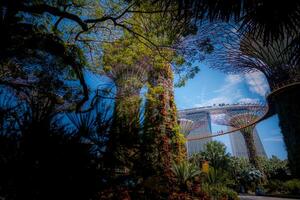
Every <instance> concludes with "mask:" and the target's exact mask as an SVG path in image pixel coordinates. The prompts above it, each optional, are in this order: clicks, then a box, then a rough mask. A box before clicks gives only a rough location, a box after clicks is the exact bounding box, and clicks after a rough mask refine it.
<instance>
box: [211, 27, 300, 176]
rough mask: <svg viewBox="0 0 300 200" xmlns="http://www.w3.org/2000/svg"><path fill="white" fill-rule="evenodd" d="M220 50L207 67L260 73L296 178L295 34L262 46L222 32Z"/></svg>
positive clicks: (299, 157) (299, 127)
mask: <svg viewBox="0 0 300 200" xmlns="http://www.w3.org/2000/svg"><path fill="white" fill-rule="evenodd" d="M225 29H226V30H225V32H226V33H227V34H226V35H227V36H226V37H224V38H223V39H222V44H223V45H222V48H220V49H219V50H217V51H215V54H214V55H215V56H214V57H213V60H212V61H213V62H211V67H212V68H216V69H219V70H221V71H224V72H226V73H248V72H255V71H260V72H262V73H263V74H264V75H265V77H266V78H267V81H268V83H269V86H270V90H271V92H270V94H268V96H267V98H268V103H269V106H270V110H274V111H276V112H277V114H278V117H279V124H280V127H281V129H282V134H283V137H284V141H285V145H286V149H287V152H288V159H289V164H290V168H291V171H292V173H293V174H294V175H295V176H297V177H299V176H300V154H299V152H300V145H299V144H300V135H299V132H300V124H299V121H300V115H299V110H300V105H299V100H300V99H299V97H300V90H299V81H300V69H299V66H300V65H299V55H298V54H297V53H295V52H298V51H299V45H297V44H296V43H295V40H296V38H297V37H298V36H297V35H295V34H288V33H284V34H283V39H281V40H274V41H272V42H271V43H269V44H268V45H265V44H264V42H263V39H262V38H255V37H254V36H253V35H251V34H249V33H247V32H242V31H237V30H236V29H234V28H233V27H230V28H228V29H227V28H225Z"/></svg>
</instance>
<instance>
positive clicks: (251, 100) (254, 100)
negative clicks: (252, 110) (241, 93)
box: [238, 98, 259, 103]
mask: <svg viewBox="0 0 300 200" xmlns="http://www.w3.org/2000/svg"><path fill="white" fill-rule="evenodd" d="M258 102H259V99H251V98H241V99H239V100H238V103H258Z"/></svg>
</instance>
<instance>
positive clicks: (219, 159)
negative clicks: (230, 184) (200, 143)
mask: <svg viewBox="0 0 300 200" xmlns="http://www.w3.org/2000/svg"><path fill="white" fill-rule="evenodd" d="M201 155H202V156H203V158H204V159H205V160H207V161H209V165H210V166H212V167H213V168H215V169H221V168H223V169H226V168H227V167H228V165H229V154H228V153H226V146H225V145H224V144H223V143H221V142H218V141H211V142H208V143H206V145H205V150H204V151H203V152H201Z"/></svg>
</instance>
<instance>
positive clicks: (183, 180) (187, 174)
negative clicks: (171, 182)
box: [172, 161, 200, 190]
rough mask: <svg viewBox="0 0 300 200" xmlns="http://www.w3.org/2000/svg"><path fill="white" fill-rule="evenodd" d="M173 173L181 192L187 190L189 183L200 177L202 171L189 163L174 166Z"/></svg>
mask: <svg viewBox="0 0 300 200" xmlns="http://www.w3.org/2000/svg"><path fill="white" fill-rule="evenodd" d="M172 171H173V173H174V175H175V178H176V180H177V182H178V184H179V187H180V189H181V190H187V188H188V182H190V181H192V180H193V179H194V178H195V177H196V176H198V175H200V170H199V169H198V167H196V166H195V165H194V164H192V163H189V162H187V161H184V162H181V163H179V164H174V165H173V166H172Z"/></svg>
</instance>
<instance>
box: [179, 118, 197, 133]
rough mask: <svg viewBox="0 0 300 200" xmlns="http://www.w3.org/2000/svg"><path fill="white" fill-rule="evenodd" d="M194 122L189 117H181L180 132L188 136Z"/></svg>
mask: <svg viewBox="0 0 300 200" xmlns="http://www.w3.org/2000/svg"><path fill="white" fill-rule="evenodd" d="M193 124H194V122H193V121H192V120H189V119H179V125H180V132H181V133H183V135H184V136H187V135H188V134H189V133H190V131H191V130H192V128H193Z"/></svg>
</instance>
